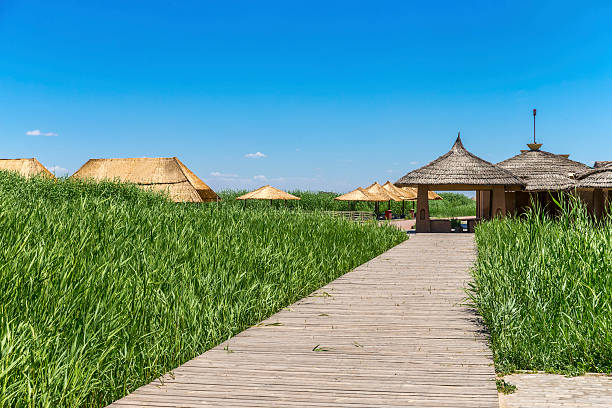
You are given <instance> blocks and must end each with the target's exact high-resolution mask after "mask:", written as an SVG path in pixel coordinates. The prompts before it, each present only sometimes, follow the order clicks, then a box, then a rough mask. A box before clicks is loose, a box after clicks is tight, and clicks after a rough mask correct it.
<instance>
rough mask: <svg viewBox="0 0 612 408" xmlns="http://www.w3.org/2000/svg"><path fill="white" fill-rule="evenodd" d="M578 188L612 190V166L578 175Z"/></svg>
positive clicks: (601, 167) (600, 167)
mask: <svg viewBox="0 0 612 408" xmlns="http://www.w3.org/2000/svg"><path fill="white" fill-rule="evenodd" d="M576 188H601V189H612V165H611V166H599V167H597V168H594V169H590V170H587V171H585V172H583V173H581V174H578V175H577V176H576Z"/></svg>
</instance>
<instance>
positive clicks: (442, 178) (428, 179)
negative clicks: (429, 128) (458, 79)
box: [395, 136, 523, 232]
mask: <svg viewBox="0 0 612 408" xmlns="http://www.w3.org/2000/svg"><path fill="white" fill-rule="evenodd" d="M395 185H396V186H398V187H416V188H417V214H416V231H417V232H437V231H440V232H441V231H445V230H446V229H447V225H446V224H447V222H441V221H442V220H430V218H429V200H428V191H429V190H430V189H431V190H438V191H439V190H456V191H457V190H458V191H465V190H477V191H482V190H485V191H490V192H491V206H490V208H489V210H488V213H487V214H483V215H484V216H485V217H484V218H490V217H492V216H497V215H499V216H504V215H505V214H506V198H505V192H506V190H520V189H522V188H523V182H521V181H520V180H519V179H518V178H517V177H516V176H514V175H513V174H512V173H510V172H509V171H508V170H506V169H503V168H501V167H498V166H496V165H494V164H492V163H489V162H488V161H486V160H483V159H481V158H480V157H477V156H475V155H473V154H472V153H470V152H468V151H467V150H466V149H465V148H464V147H463V143H462V142H461V136H457V140H456V141H455V144H454V145H453V147H452V148H451V150H450V151H449V152H448V153H446V154H445V155H443V156H440V157H438V158H437V159H436V160H434V161H432V162H431V163H429V164H427V165H425V166H423V167H421V168H419V169H416V170H413V171H411V172H410V173H408V174H406V175H405V176H404V177H402V178H400V179H399V180H398V181H397V182H395ZM439 221H440V222H439ZM449 225H450V224H449ZM448 229H449V230H450V227H449V228H448Z"/></svg>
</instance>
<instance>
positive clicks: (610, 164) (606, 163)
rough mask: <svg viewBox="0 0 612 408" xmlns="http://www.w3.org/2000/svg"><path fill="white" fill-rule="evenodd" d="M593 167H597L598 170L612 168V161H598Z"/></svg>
mask: <svg viewBox="0 0 612 408" xmlns="http://www.w3.org/2000/svg"><path fill="white" fill-rule="evenodd" d="M593 167H595V168H596V169H597V168H600V167H612V161H609V160H601V161H596V162H595V165H594V166H593Z"/></svg>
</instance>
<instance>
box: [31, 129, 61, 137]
mask: <svg viewBox="0 0 612 408" xmlns="http://www.w3.org/2000/svg"><path fill="white" fill-rule="evenodd" d="M26 135H28V136H57V133H53V132H41V131H40V130H39V129H34V130H28V131H27V132H26Z"/></svg>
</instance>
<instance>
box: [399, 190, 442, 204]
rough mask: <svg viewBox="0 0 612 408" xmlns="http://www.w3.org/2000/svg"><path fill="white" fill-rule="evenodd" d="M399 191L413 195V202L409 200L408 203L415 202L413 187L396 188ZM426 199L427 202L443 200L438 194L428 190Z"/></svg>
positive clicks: (415, 192)
mask: <svg viewBox="0 0 612 408" xmlns="http://www.w3.org/2000/svg"><path fill="white" fill-rule="evenodd" d="M398 188H399V189H401V190H404V191H406V192H407V193H408V194H414V196H415V198H414V200H410V201H416V196H417V189H416V188H414V187H398ZM427 199H428V200H430V201H431V200H444V199H443V198H442V197H441V196H440V195H439V194H438V193H436V192H435V191H432V190H429V191H428V192H427Z"/></svg>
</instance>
